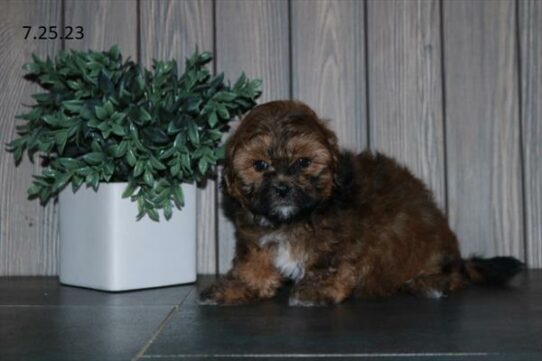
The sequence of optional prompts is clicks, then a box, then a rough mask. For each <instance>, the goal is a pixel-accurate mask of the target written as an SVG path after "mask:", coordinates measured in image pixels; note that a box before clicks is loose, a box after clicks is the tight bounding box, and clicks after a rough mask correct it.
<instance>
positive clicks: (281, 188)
mask: <svg viewBox="0 0 542 361" xmlns="http://www.w3.org/2000/svg"><path fill="white" fill-rule="evenodd" d="M272 188H273V190H274V191H275V193H277V194H278V195H279V196H281V197H284V196H286V195H287V194H288V193H290V190H291V189H292V187H290V186H289V185H287V184H286V183H277V184H273V186H272Z"/></svg>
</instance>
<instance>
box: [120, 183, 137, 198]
mask: <svg viewBox="0 0 542 361" xmlns="http://www.w3.org/2000/svg"><path fill="white" fill-rule="evenodd" d="M136 189H137V184H135V183H132V182H129V183H128V185H127V186H126V189H124V192H122V198H128V197H131V196H132V194H134V192H135V190H136Z"/></svg>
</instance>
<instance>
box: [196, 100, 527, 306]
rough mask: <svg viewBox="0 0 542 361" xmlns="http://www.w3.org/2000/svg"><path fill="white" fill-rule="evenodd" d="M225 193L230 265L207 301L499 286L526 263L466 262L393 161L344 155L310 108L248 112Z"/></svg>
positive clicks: (432, 208) (327, 298) (313, 299)
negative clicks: (232, 236) (287, 287)
mask: <svg viewBox="0 0 542 361" xmlns="http://www.w3.org/2000/svg"><path fill="white" fill-rule="evenodd" d="M226 158H227V159H226V162H225V168H224V178H223V183H224V187H223V188H224V192H225V197H226V198H227V200H228V201H229V203H230V205H231V207H230V208H231V209H230V213H231V217H232V219H233V221H234V223H235V227H236V237H237V243H236V254H235V258H234V260H233V267H232V269H231V270H230V271H229V272H228V274H227V275H226V276H225V277H223V278H222V279H221V280H220V281H219V282H218V283H217V284H215V285H212V286H211V287H209V288H207V289H206V290H204V291H203V292H202V293H201V295H200V299H201V302H202V303H203V304H224V305H231V304H242V303H247V302H252V301H255V300H259V299H265V298H269V297H272V296H273V295H275V293H276V291H277V289H278V288H279V287H280V286H281V285H282V284H283V283H284V281H286V280H292V281H293V288H292V290H291V295H290V305H300V306H316V305H327V304H335V303H339V302H341V301H343V300H345V299H346V298H348V297H350V296H351V295H352V294H359V295H362V296H367V297H376V296H388V295H392V294H394V293H396V292H399V291H401V292H408V293H412V294H420V295H424V296H428V297H437V298H438V297H440V296H442V295H444V294H447V293H448V292H450V291H454V290H458V289H460V288H463V287H465V286H466V285H468V284H470V283H489V284H503V283H505V282H506V281H507V280H508V279H509V278H511V277H512V276H514V275H515V274H516V273H518V272H519V271H520V270H521V268H522V263H521V262H520V261H518V260H516V259H514V258H512V257H495V258H491V259H482V258H471V259H468V260H464V259H462V258H461V255H460V251H459V247H458V241H457V238H456V236H455V234H454V232H452V230H451V229H450V227H449V226H448V222H447V219H446V217H445V215H444V214H443V213H442V211H440V210H439V208H438V207H437V205H436V204H435V201H434V200H433V196H432V194H431V192H430V191H429V190H428V189H427V188H426V187H425V185H424V184H423V183H422V182H421V181H420V180H419V179H417V178H416V177H414V176H413V175H412V173H410V171H409V170H408V169H406V168H405V167H403V166H401V165H399V164H398V163H397V162H395V161H394V160H393V159H391V158H389V157H386V156H384V155H382V154H379V153H377V154H372V153H370V152H368V151H365V152H363V153H361V154H359V155H352V154H350V153H348V152H341V151H339V148H338V145H337V138H336V136H335V134H334V133H333V132H332V131H330V130H329V129H328V128H327V127H326V126H325V125H324V123H323V122H322V121H321V120H319V118H318V116H317V115H316V114H315V113H314V111H312V110H311V109H310V108H309V107H308V106H306V105H305V104H303V103H300V102H296V101H274V102H270V103H266V104H263V105H260V106H257V107H256V108H254V109H253V110H252V111H251V112H250V113H249V114H248V115H247V116H246V117H245V118H244V119H243V120H242V122H241V124H240V126H239V128H238V129H237V131H236V132H235V134H234V135H233V136H232V138H231V139H230V141H229V143H228V145H227V150H226Z"/></svg>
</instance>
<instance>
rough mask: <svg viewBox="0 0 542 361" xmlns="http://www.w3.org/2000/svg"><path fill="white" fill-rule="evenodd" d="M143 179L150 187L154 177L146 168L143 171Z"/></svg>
mask: <svg viewBox="0 0 542 361" xmlns="http://www.w3.org/2000/svg"><path fill="white" fill-rule="evenodd" d="M143 180H144V181H145V183H146V184H147V185H148V186H149V187H152V186H153V185H154V177H153V175H152V173H151V172H149V171H148V170H147V171H145V174H144V175H143Z"/></svg>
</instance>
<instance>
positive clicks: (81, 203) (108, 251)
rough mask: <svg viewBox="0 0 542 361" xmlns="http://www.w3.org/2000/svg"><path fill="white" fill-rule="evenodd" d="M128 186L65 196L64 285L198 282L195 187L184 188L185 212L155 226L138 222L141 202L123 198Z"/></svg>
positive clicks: (122, 287) (120, 287)
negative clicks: (138, 203)
mask: <svg viewBox="0 0 542 361" xmlns="http://www.w3.org/2000/svg"><path fill="white" fill-rule="evenodd" d="M126 185H127V184H126V183H102V184H100V187H99V189H98V191H97V192H96V191H94V190H93V189H92V188H85V187H81V189H79V190H78V191H77V193H75V194H74V193H73V192H72V191H71V189H70V188H71V187H69V188H66V189H65V190H64V191H63V192H61V193H60V195H59V205H60V282H61V283H63V284H66V285H71V286H80V287H89V288H94V289H98V290H104V291H127V290H134V289H142V288H151V287H161V286H169V285H175V284H182V283H190V282H194V281H195V280H196V186H194V185H191V184H183V185H182V190H183V192H184V201H185V205H184V207H183V209H182V210H178V209H176V208H174V210H173V215H172V217H171V219H170V220H169V221H166V220H165V219H162V220H161V221H160V222H154V221H152V220H150V219H149V217H143V218H142V219H141V220H139V221H137V220H136V215H137V213H138V210H137V203H136V202H132V201H130V199H126V198H122V196H121V195H122V193H123V191H124V189H125V188H126Z"/></svg>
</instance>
